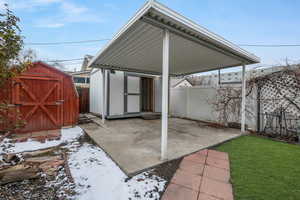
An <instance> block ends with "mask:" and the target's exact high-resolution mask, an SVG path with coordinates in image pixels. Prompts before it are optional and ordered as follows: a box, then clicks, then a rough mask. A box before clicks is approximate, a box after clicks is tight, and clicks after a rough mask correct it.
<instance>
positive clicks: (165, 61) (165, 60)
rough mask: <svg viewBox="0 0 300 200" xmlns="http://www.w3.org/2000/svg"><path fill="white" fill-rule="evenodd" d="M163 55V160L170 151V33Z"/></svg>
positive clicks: (165, 35) (167, 35) (166, 34)
mask: <svg viewBox="0 0 300 200" xmlns="http://www.w3.org/2000/svg"><path fill="white" fill-rule="evenodd" d="M163 34H164V35H163V52H162V53H163V55H162V101H161V102H162V110H161V120H162V121H161V160H166V159H167V149H168V111H169V45H170V33H169V31H168V30H164V33H163Z"/></svg>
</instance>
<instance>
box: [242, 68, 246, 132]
mask: <svg viewBox="0 0 300 200" xmlns="http://www.w3.org/2000/svg"><path fill="white" fill-rule="evenodd" d="M245 121H246V66H245V65H243V69H242V107H241V132H242V133H245V131H246V128H245Z"/></svg>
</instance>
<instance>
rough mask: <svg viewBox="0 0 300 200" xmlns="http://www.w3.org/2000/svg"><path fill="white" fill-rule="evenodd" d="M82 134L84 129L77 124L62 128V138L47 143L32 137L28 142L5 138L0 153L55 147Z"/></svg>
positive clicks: (0, 145) (0, 146)
mask: <svg viewBox="0 0 300 200" xmlns="http://www.w3.org/2000/svg"><path fill="white" fill-rule="evenodd" d="M82 135H83V130H82V129H81V128H80V127H78V126H76V127H74V128H68V129H61V138H60V139H59V140H52V141H46V142H45V143H41V142H38V141H33V140H31V139H29V140H28V141H26V142H19V143H13V142H12V140H11V139H7V138H5V139H4V140H3V142H2V143H0V154H2V153H20V152H23V151H35V150H38V149H45V148H49V147H54V146H58V145H60V144H63V143H71V142H73V141H76V140H77V139H78V138H79V137H80V136H82Z"/></svg>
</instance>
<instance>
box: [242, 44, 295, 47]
mask: <svg viewBox="0 0 300 200" xmlns="http://www.w3.org/2000/svg"><path fill="white" fill-rule="evenodd" d="M239 46H244V47H300V44H239Z"/></svg>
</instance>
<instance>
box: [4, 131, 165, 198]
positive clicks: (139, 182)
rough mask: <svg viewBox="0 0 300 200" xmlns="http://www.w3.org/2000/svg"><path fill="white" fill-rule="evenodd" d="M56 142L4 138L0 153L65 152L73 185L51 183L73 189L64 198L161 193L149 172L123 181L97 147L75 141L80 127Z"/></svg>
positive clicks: (160, 186)
mask: <svg viewBox="0 0 300 200" xmlns="http://www.w3.org/2000/svg"><path fill="white" fill-rule="evenodd" d="M61 134H62V136H61V138H60V140H53V141H46V142H45V143H40V142H38V141H32V140H28V141H26V142H21V143H13V142H12V141H11V140H10V139H5V140H4V141H3V142H2V144H0V154H3V153H20V152H23V151H34V150H38V149H45V148H49V147H54V146H58V145H62V144H63V145H62V146H61V147H62V148H63V149H66V150H67V151H68V164H69V168H70V171H71V174H72V177H73V179H74V182H75V183H74V184H72V185H66V186H63V187H62V186H61V185H62V184H61V183H60V182H59V181H56V182H55V183H51V184H54V185H60V187H62V188H61V190H62V191H63V190H67V189H68V187H69V188H70V189H72V190H73V189H74V190H75V192H76V195H75V196H73V195H71V196H69V197H68V199H76V200H77V199H78V200H99V199H105V200H127V199H128V200H156V199H157V200H158V199H159V198H160V192H162V191H163V190H164V187H165V184H166V181H165V180H164V179H162V178H160V177H158V176H156V175H152V173H151V171H148V172H144V173H141V174H139V175H137V176H135V177H133V178H131V179H130V180H128V181H126V179H127V178H128V177H127V175H126V174H125V173H124V172H123V171H122V170H121V169H120V168H119V167H118V166H117V165H116V163H115V162H114V161H112V160H111V159H110V157H109V156H108V155H107V154H106V153H105V152H104V151H103V150H102V149H101V148H100V147H98V146H95V145H93V144H90V143H87V142H84V143H83V144H82V143H80V142H79V141H78V139H79V138H80V136H82V135H84V132H83V130H82V129H81V128H80V127H74V128H69V129H62V132H61Z"/></svg>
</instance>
